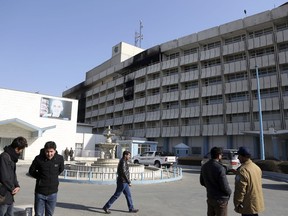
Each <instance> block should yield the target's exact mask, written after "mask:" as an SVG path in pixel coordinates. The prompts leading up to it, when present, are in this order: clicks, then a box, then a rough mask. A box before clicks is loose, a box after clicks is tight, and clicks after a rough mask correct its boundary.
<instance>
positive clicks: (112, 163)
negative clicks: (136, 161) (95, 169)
mask: <svg viewBox="0 0 288 216" xmlns="http://www.w3.org/2000/svg"><path fill="white" fill-rule="evenodd" d="M118 163H119V159H101V158H99V159H97V161H94V163H92V164H91V166H116V167H117V165H118Z"/></svg>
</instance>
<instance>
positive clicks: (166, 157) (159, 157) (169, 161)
mask: <svg viewBox="0 0 288 216" xmlns="http://www.w3.org/2000/svg"><path fill="white" fill-rule="evenodd" d="M132 162H133V163H134V164H144V165H146V166H148V165H154V166H155V167H158V168H161V167H162V166H166V167H168V168H169V167H170V166H171V165H173V164H175V163H176V162H177V159H176V156H174V155H172V154H170V153H165V152H158V151H148V152H144V153H142V154H138V155H135V156H134V157H132Z"/></svg>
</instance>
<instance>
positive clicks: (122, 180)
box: [103, 151, 139, 214]
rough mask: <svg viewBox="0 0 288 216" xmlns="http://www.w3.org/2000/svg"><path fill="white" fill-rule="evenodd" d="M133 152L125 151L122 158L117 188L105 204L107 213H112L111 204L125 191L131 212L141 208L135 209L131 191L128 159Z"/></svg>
mask: <svg viewBox="0 0 288 216" xmlns="http://www.w3.org/2000/svg"><path fill="white" fill-rule="evenodd" d="M130 157H131V153H130V152H129V151H124V152H123V156H122V158H121V159H120V161H119V163H118V167H117V174H118V176H117V188H116V191H115V193H114V195H113V196H112V197H111V198H110V199H109V200H108V202H107V203H106V204H105V205H104V207H103V210H104V211H105V212H106V214H110V213H111V211H110V210H109V208H110V207H111V205H112V204H113V203H114V202H115V201H116V200H117V199H118V197H119V196H120V195H121V193H122V192H123V193H124V195H125V198H126V201H127V205H128V209H129V212H131V213H136V212H138V211H139V210H138V209H134V206H133V201H132V196H131V192H130V188H129V187H131V181H130V173H129V166H128V163H127V161H128V160H130Z"/></svg>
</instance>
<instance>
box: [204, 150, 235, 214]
mask: <svg viewBox="0 0 288 216" xmlns="http://www.w3.org/2000/svg"><path fill="white" fill-rule="evenodd" d="M210 154H211V159H210V160H209V161H208V162H207V163H205V164H204V165H203V166H202V168H201V174H200V183H201V185H203V186H204V187H206V191H207V205H208V210H207V216H227V205H228V200H229V198H230V195H231V193H232V191H231V188H230V186H229V183H228V180H227V177H226V170H225V168H224V167H223V165H222V164H221V163H220V162H219V160H221V159H222V148H218V147H213V148H212V149H211V150H210Z"/></svg>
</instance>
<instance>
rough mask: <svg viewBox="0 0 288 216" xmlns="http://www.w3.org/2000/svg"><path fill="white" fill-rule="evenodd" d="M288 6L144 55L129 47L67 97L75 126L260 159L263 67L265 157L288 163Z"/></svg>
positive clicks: (120, 47)
mask: <svg viewBox="0 0 288 216" xmlns="http://www.w3.org/2000/svg"><path fill="white" fill-rule="evenodd" d="M287 11H288V5H287V4H284V5H282V6H280V7H278V8H275V9H273V10H270V11H265V12H262V13H259V14H256V15H253V16H249V17H245V18H243V19H239V20H235V21H233V22H229V23H226V24H223V25H220V26H216V27H213V28H210V29H207V30H204V31H200V32H198V33H194V34H191V35H188V36H184V37H182V38H179V39H175V40H173V41H168V42H165V43H163V44H160V45H157V46H154V47H151V48H149V49H146V50H142V49H140V48H138V47H134V46H132V45H129V44H126V43H123V42H121V43H119V44H117V45H116V46H114V47H113V48H112V57H111V59H109V60H107V61H105V62H103V63H102V64H101V65H99V66H97V67H95V68H93V69H92V70H90V71H88V72H87V73H86V78H85V80H84V81H83V82H81V83H79V84H78V85H76V86H74V87H72V88H71V89H68V90H66V91H65V92H63V97H68V98H72V99H78V101H79V107H78V122H82V123H88V124H91V125H93V132H94V133H102V132H103V131H104V129H105V128H107V126H109V125H110V126H111V128H112V129H113V130H118V131H122V132H123V136H125V137H126V138H127V137H144V138H146V139H147V140H150V141H157V142H158V143H159V144H158V148H159V149H160V150H163V151H169V152H172V151H173V147H174V146H175V145H177V144H179V143H184V144H186V145H187V146H189V148H190V149H189V154H190V155H204V154H206V153H207V152H208V151H209V150H210V148H211V147H213V146H221V147H223V148H238V147H239V146H247V147H249V148H250V149H251V151H252V154H253V157H256V158H257V157H260V139H259V134H260V126H259V125H260V124H259V112H258V111H259V108H258V96H257V77H256V66H257V67H258V74H259V83H260V87H259V88H260V93H261V104H262V106H261V107H262V117H263V121H262V122H263V133H264V143H265V155H266V158H277V159H282V160H287V156H288V13H287Z"/></svg>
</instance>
